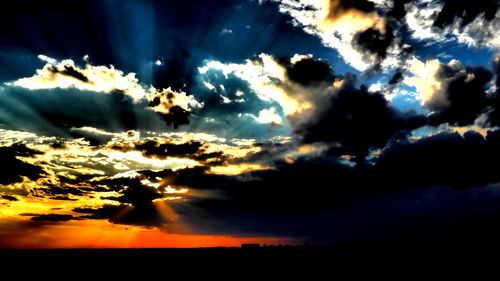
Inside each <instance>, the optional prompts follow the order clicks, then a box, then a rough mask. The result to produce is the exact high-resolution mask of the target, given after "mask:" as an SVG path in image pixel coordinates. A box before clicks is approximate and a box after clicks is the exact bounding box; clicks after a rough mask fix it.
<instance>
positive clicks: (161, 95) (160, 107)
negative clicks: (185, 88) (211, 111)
mask: <svg viewBox="0 0 500 281" xmlns="http://www.w3.org/2000/svg"><path fill="white" fill-rule="evenodd" d="M174 106H179V107H181V108H182V109H184V110H186V111H191V109H192V108H201V107H203V103H199V102H198V101H197V100H196V99H195V98H194V97H193V96H192V95H188V94H186V93H185V92H182V91H180V92H176V91H173V90H172V89H171V88H168V89H164V90H162V91H158V92H157V93H155V94H154V96H153V97H152V98H151V97H150V107H151V108H152V109H153V110H154V111H156V112H159V113H163V114H169V113H170V110H171V108H172V107H174Z"/></svg>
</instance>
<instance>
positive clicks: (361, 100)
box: [295, 83, 425, 160]
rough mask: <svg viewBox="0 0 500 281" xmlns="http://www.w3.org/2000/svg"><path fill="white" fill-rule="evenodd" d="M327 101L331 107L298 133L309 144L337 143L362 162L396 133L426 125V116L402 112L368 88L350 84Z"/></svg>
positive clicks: (301, 126) (300, 128)
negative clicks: (371, 149)
mask: <svg viewBox="0 0 500 281" xmlns="http://www.w3.org/2000/svg"><path fill="white" fill-rule="evenodd" d="M327 102H328V103H329V106H328V107H326V108H325V109H324V110H322V111H321V112H320V113H319V114H318V115H316V116H315V117H314V118H312V119H311V120H309V121H307V122H306V123H302V124H300V125H299V126H298V127H297V129H296V130H295V133H296V134H298V135H300V136H303V141H304V142H306V143H311V142H338V143H339V144H340V145H341V147H342V148H343V149H345V150H346V152H350V153H349V154H351V153H354V156H358V157H360V160H362V159H364V156H366V155H367V153H368V150H369V149H370V148H371V147H378V148H382V147H384V146H385V144H386V143H387V141H388V140H389V139H390V138H391V137H393V136H394V135H395V134H396V133H398V132H400V131H402V130H411V129H416V128H418V127H420V126H423V125H425V119H424V117H423V116H417V115H416V114H414V113H411V112H407V113H402V112H399V111H398V110H397V109H395V108H393V107H392V106H391V105H390V104H389V103H388V102H387V100H386V99H385V97H384V96H383V95H382V94H380V93H370V92H368V90H367V88H366V87H365V86H361V87H360V88H359V89H358V88H355V87H354V86H353V85H350V83H347V85H346V86H344V87H343V88H342V89H340V90H339V91H338V92H336V93H334V94H333V95H332V98H331V100H329V101H327Z"/></svg>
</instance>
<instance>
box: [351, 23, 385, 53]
mask: <svg viewBox="0 0 500 281" xmlns="http://www.w3.org/2000/svg"><path fill="white" fill-rule="evenodd" d="M353 40H354V41H355V43H356V45H357V46H359V47H360V48H361V49H362V50H365V51H368V52H370V53H372V54H375V55H377V57H378V59H379V60H384V59H385V58H386V56H387V49H388V48H389V47H390V46H391V44H392V42H393V41H394V34H393V30H392V28H391V26H390V25H386V27H385V31H384V32H381V31H380V30H378V29H376V28H368V29H367V30H365V31H363V32H360V33H358V34H356V36H355V37H354V39H353Z"/></svg>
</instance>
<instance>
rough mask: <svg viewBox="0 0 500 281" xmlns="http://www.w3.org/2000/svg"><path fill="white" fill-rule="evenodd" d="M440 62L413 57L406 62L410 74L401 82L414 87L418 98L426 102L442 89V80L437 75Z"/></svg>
mask: <svg viewBox="0 0 500 281" xmlns="http://www.w3.org/2000/svg"><path fill="white" fill-rule="evenodd" d="M440 68H441V62H440V61H439V60H437V59H431V60H427V61H425V62H423V61H420V60H418V59H417V58H413V59H411V60H410V61H409V62H408V70H409V72H410V73H411V74H412V75H411V76H407V77H405V78H404V80H403V83H405V84H406V85H408V86H412V87H415V89H416V90H417V93H418V94H419V97H420V100H421V101H422V102H423V103H427V102H429V101H430V100H432V99H433V98H434V97H435V96H436V94H437V93H439V92H440V91H441V90H442V89H443V84H442V81H441V80H440V79H439V78H438V77H437V75H438V71H439V69H440Z"/></svg>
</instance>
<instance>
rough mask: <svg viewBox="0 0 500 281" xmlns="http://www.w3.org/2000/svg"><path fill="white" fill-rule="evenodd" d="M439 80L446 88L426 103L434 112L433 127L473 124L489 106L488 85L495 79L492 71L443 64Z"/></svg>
mask: <svg viewBox="0 0 500 281" xmlns="http://www.w3.org/2000/svg"><path fill="white" fill-rule="evenodd" d="M437 77H438V79H440V80H442V81H443V83H444V89H443V91H442V92H441V93H439V94H437V95H435V96H434V97H433V99H432V100H430V101H428V102H427V103H426V106H427V107H428V108H429V109H431V110H432V111H433V114H432V115H431V116H430V117H429V118H430V124H433V125H438V124H441V123H449V124H452V125H458V126H466V125H470V124H472V123H474V121H475V120H476V118H478V117H479V115H480V114H481V113H483V112H484V111H485V109H486V106H487V105H488V103H490V101H489V98H488V95H487V94H486V86H487V84H488V83H489V82H490V80H491V78H492V74H491V72H490V71H489V70H487V69H486V68H483V67H463V66H449V65H442V66H441V68H440V70H439V72H438V74H437Z"/></svg>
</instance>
